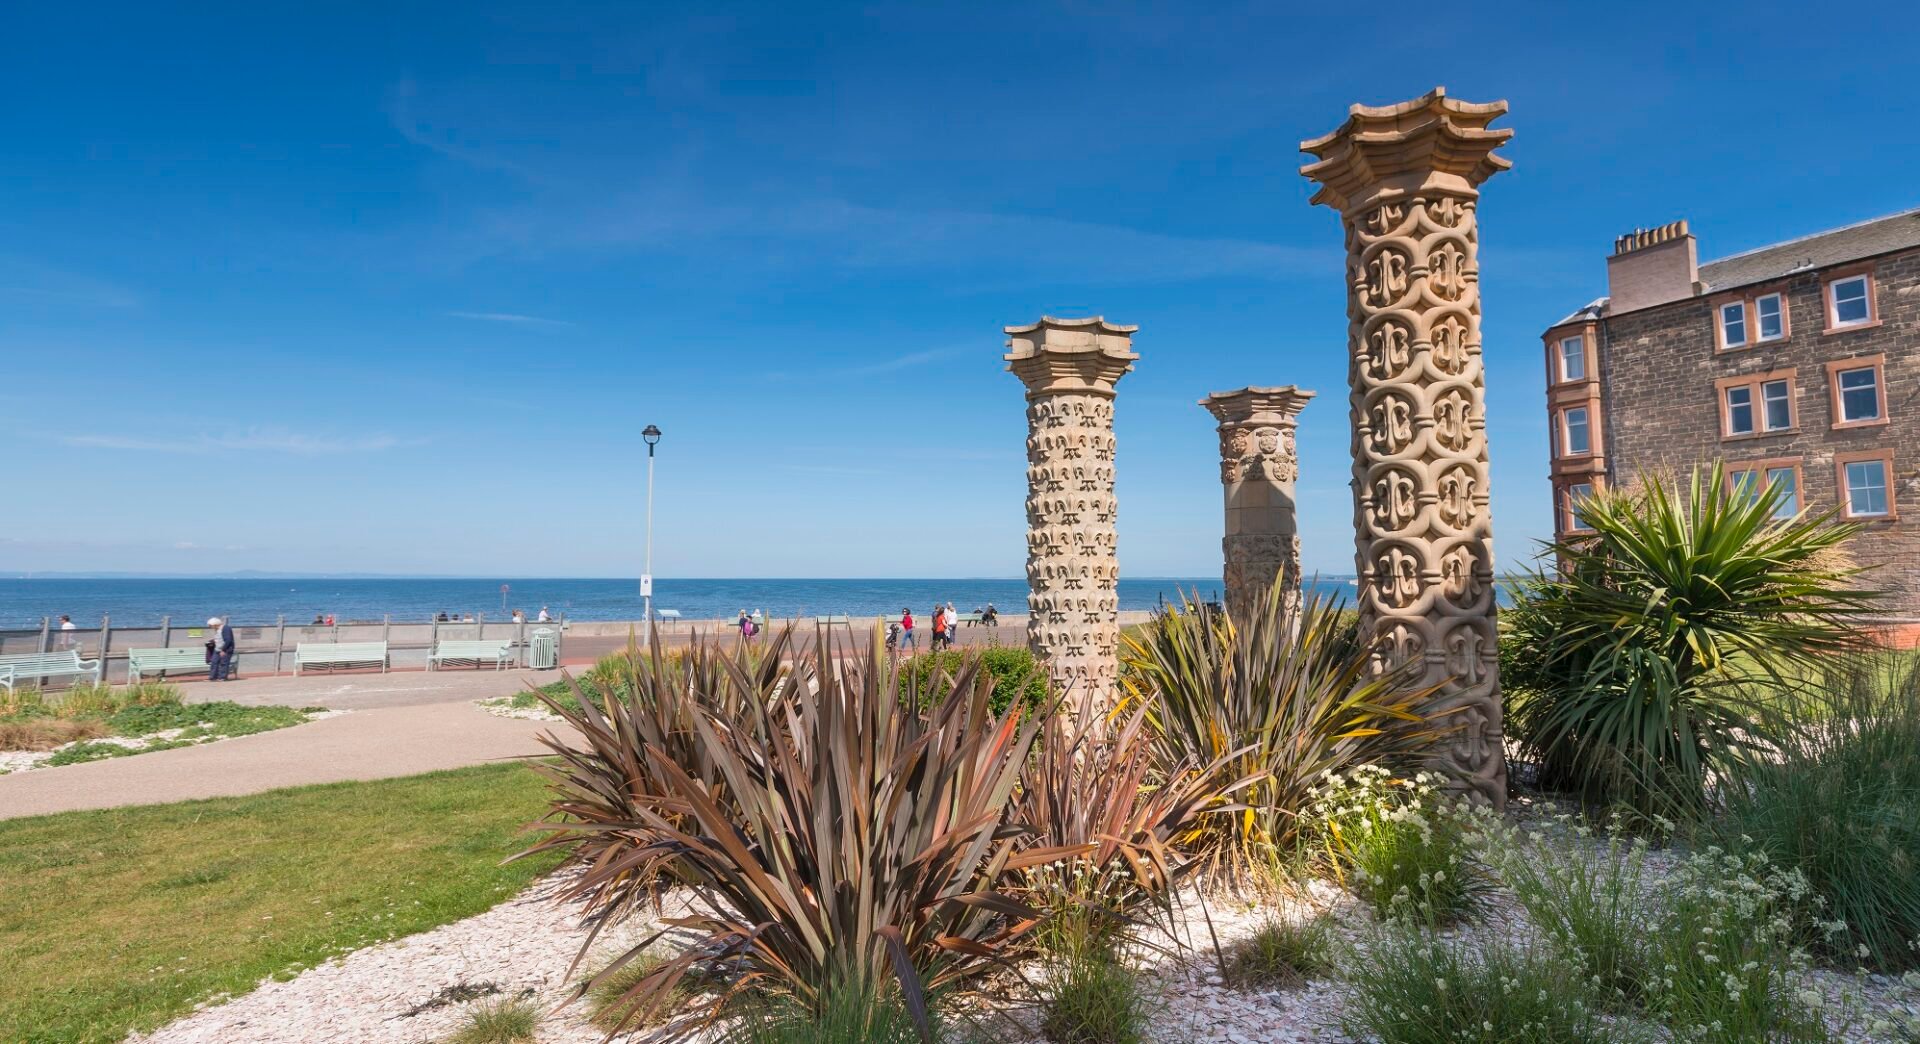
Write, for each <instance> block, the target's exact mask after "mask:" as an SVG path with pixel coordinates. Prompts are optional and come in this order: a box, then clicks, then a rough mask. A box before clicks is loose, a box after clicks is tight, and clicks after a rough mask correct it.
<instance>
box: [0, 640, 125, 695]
mask: <svg viewBox="0 0 1920 1044" xmlns="http://www.w3.org/2000/svg"><path fill="white" fill-rule="evenodd" d="M82 675H92V677H93V682H94V684H95V685H98V684H100V661H99V660H83V659H81V658H80V650H78V649H65V650H62V651H60V652H47V653H25V654H23V655H20V656H0V685H4V686H6V687H7V691H8V692H12V691H13V687H14V685H15V684H16V683H17V682H19V681H20V679H22V678H78V677H81V676H82Z"/></svg>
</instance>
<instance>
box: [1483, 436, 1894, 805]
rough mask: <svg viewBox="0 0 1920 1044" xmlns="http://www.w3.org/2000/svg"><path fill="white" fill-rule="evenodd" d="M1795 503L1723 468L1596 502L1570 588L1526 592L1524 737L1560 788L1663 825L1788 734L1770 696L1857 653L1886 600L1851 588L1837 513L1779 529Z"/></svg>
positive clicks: (1520, 676)
mask: <svg viewBox="0 0 1920 1044" xmlns="http://www.w3.org/2000/svg"><path fill="white" fill-rule="evenodd" d="M1783 496H1784V494H1783V491H1781V490H1780V489H1778V488H1768V489H1766V490H1762V491H1753V490H1751V489H1746V488H1743V489H1739V490H1736V489H1734V488H1732V487H1731V485H1730V484H1729V483H1728V481H1727V478H1726V475H1725V472H1724V471H1723V469H1722V467H1721V466H1720V465H1719V464H1715V465H1714V466H1713V467H1711V468H1707V469H1697V470H1695V471H1694V472H1693V474H1692V475H1691V476H1690V478H1689V479H1688V481H1687V482H1686V484H1685V485H1684V486H1682V485H1679V484H1678V483H1675V482H1672V481H1671V480H1668V479H1663V478H1659V477H1655V478H1652V479H1649V480H1648V481H1647V482H1646V484H1645V485H1644V486H1641V487H1639V488H1634V489H1627V490H1620V491H1601V492H1599V493H1596V494H1595V495H1594V496H1592V497H1590V498H1588V499H1587V500H1584V501H1582V502H1581V506H1580V517H1581V520H1582V522H1583V524H1584V525H1585V526H1586V527H1587V528H1588V529H1590V530H1591V535H1581V536H1577V537H1573V538H1569V539H1566V540H1563V541H1561V542H1559V543H1555V544H1552V545H1550V547H1549V548H1548V551H1549V553H1550V554H1551V555H1552V557H1553V558H1555V559H1557V560H1558V562H1559V563H1560V569H1559V572H1558V574H1557V575H1555V576H1547V575H1545V574H1540V573H1536V574H1535V575H1534V576H1533V577H1531V578H1529V580H1528V581H1527V582H1526V583H1525V584H1524V585H1523V586H1522V587H1521V588H1520V590H1519V591H1518V592H1517V596H1518V597H1517V598H1516V603H1515V606H1514V608H1513V610H1511V612H1510V618H1509V624H1510V628H1511V630H1512V631H1513V634H1512V636H1511V639H1510V640H1512V641H1513V642H1514V643H1515V644H1514V648H1515V652H1514V653H1513V655H1512V656H1511V657H1510V658H1511V659H1513V660H1515V661H1516V669H1515V670H1514V671H1513V677H1512V678H1510V679H1509V684H1510V685H1511V686H1513V687H1514V688H1515V689H1517V690H1520V691H1518V692H1516V694H1515V695H1516V699H1515V703H1514V708H1513V715H1512V718H1513V721H1512V726H1511V728H1510V732H1511V734H1512V735H1513V736H1514V737H1515V738H1517V739H1518V740H1519V741H1520V742H1521V744H1522V746H1523V748H1524V749H1525V750H1526V751H1527V752H1528V754H1529V755H1530V756H1531V757H1533V758H1535V759H1537V760H1538V761H1539V762H1540V763H1541V765H1542V768H1543V770H1544V775H1545V779H1546V781H1547V782H1548V783H1549V784H1553V785H1562V786H1570V787H1573V788H1574V789H1578V790H1580V791H1582V792H1584V793H1585V794H1586V795H1587V796H1588V797H1590V798H1593V799H1596V800H1603V801H1615V802H1623V803H1626V804H1629V805H1632V806H1634V807H1637V808H1639V809H1641V810H1643V811H1651V812H1659V813H1663V814H1676V813H1685V812H1689V811H1692V810H1694V809H1697V808H1698V807H1700V806H1701V805H1702V804H1703V803H1704V802H1705V801H1706V799H1707V783H1708V781H1709V779H1710V777H1711V776H1712V775H1714V774H1715V773H1720V772H1725V771H1729V770H1732V769H1734V768H1735V767H1737V766H1738V765H1739V764H1741V763H1743V762H1744V761H1746V760H1747V759H1748V758H1750V757H1751V756H1752V754H1753V753H1755V752H1756V751H1760V750H1765V749H1768V748H1769V747H1771V746H1772V745H1773V744H1774V743H1776V742H1777V741H1778V739H1779V737H1780V736H1781V734H1782V730H1783V729H1784V728H1786V727H1787V726H1786V723H1785V722H1784V721H1783V720H1782V718H1781V716H1780V714H1779V713H1778V705H1777V701H1776V700H1774V699H1771V698H1770V697H1769V692H1770V691H1773V690H1777V689H1778V688H1780V687H1781V684H1782V681H1783V679H1784V678H1785V676H1786V675H1788V674H1789V673H1791V672H1793V671H1796V670H1800V669H1803V668H1806V667H1809V666H1811V665H1813V664H1814V663H1816V662H1817V661H1818V660H1820V659H1821V658H1822V657H1824V656H1827V655H1829V654H1833V653H1839V652H1845V651H1848V650H1852V649H1856V648H1858V647H1859V646H1860V645H1861V643H1862V638H1861V632H1860V630H1859V627H1858V624H1859V621H1860V619H1861V618H1862V617H1863V616H1865V615H1867V614H1870V613H1872V612H1873V611H1875V609H1876V608H1877V607H1878V603H1877V597H1878V596H1877V594H1876V593H1875V592H1873V591H1869V590H1866V589H1863V588H1859V587H1856V586H1854V585H1855V583H1856V581H1857V579H1858V576H1859V570H1858V569H1855V568H1853V567H1852V566H1850V565H1848V564H1847V563H1846V560H1845V558H1844V555H1843V554H1842V552H1841V548H1842V545H1844V544H1845V543H1846V542H1847V540H1849V539H1850V538H1851V537H1853V536H1854V535H1855V534H1857V533H1859V532H1860V531H1861V529H1862V528H1863V527H1862V526H1861V525H1859V524H1857V523H1844V522H1836V521H1834V518H1833V512H1831V511H1829V512H1824V513H1820V514H1808V513H1805V512H1802V513H1799V514H1796V515H1793V516H1791V517H1786V518H1781V517H1777V516H1778V515H1779V514H1780V511H1781V508H1782V506H1783Z"/></svg>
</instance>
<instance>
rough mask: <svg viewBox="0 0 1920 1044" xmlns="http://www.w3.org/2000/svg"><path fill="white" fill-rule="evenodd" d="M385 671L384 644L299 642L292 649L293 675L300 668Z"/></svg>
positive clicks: (385, 652) (385, 653) (385, 654)
mask: <svg viewBox="0 0 1920 1044" xmlns="http://www.w3.org/2000/svg"><path fill="white" fill-rule="evenodd" d="M375 664H378V665H379V667H380V671H381V673H382V674H384V673H386V670H387V643H386V642H301V643H299V644H298V645H295V646H294V647H293V673H294V674H299V673H300V669H301V668H302V667H325V668H327V669H328V670H332V669H333V668H335V667H371V666H374V665H375Z"/></svg>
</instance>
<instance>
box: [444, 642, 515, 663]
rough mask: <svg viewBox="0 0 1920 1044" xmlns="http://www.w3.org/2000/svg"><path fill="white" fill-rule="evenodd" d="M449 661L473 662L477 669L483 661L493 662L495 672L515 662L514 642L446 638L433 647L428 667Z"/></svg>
mask: <svg viewBox="0 0 1920 1044" xmlns="http://www.w3.org/2000/svg"><path fill="white" fill-rule="evenodd" d="M447 660H472V661H473V665H474V666H475V667H478V666H480V661H481V660H492V661H493V666H494V669H495V670H500V669H502V668H504V667H506V666H507V664H509V663H512V662H513V640H512V639H509V638H488V639H484V640H480V639H471V638H445V639H442V640H440V641H438V642H436V643H434V646H433V652H432V654H431V655H429V656H428V657H427V666H428V667H434V666H435V665H437V664H439V663H442V662H444V661H447Z"/></svg>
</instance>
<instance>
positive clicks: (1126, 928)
mask: <svg viewBox="0 0 1920 1044" xmlns="http://www.w3.org/2000/svg"><path fill="white" fill-rule="evenodd" d="M1068 706H1071V707H1072V713H1066V710H1067V707H1068ZM1048 709H1049V710H1051V711H1052V713H1049V714H1047V715H1046V716H1045V728H1044V731H1043V732H1042V733H1041V736H1040V742H1039V744H1038V745H1037V746H1036V747H1035V749H1034V752H1033V755H1032V756H1031V757H1029V758H1028V759H1027V764H1026V768H1025V770H1024V771H1023V772H1022V774H1021V778H1020V787H1019V790H1018V791H1017V793H1016V795H1015V797H1014V807H1013V821H1014V822H1015V823H1017V824H1018V825H1019V826H1021V827H1022V828H1024V829H1025V830H1027V831H1028V832H1029V833H1028V837H1027V839H1026V841H1025V842H1024V844H1026V845H1029V846H1035V847H1041V848H1052V849H1054V850H1056V851H1062V852H1073V853H1075V854H1076V855H1075V858H1073V859H1071V860H1067V861H1063V862H1058V863H1050V864H1046V865H1043V866H1038V867H1035V868H1032V869H1029V870H1026V871H1023V872H1021V873H1017V874H1014V875H1011V877H1010V878H1009V881H1008V883H1007V888H1008V890H1009V891H1010V892H1012V893H1013V894H1015V895H1016V896H1018V897H1020V898H1021V899H1022V901H1024V902H1026V903H1027V904H1028V905H1030V906H1032V907H1034V908H1036V909H1045V910H1047V911H1048V912H1049V914H1050V915H1051V917H1050V921H1049V925H1048V930H1049V932H1050V933H1051V935H1052V936H1053V940H1052V941H1053V944H1054V946H1055V947H1056V948H1063V947H1064V948H1068V949H1072V948H1076V947H1082V946H1087V945H1092V946H1095V947H1100V948H1111V947H1112V946H1116V945H1118V943H1119V942H1120V940H1121V939H1122V938H1123V937H1126V936H1128V935H1131V934H1134V932H1133V929H1135V928H1139V927H1144V926H1146V925H1148V924H1152V926H1153V927H1155V928H1156V929H1157V930H1158V931H1157V934H1159V935H1162V936H1164V937H1166V938H1169V939H1172V938H1174V931H1173V924H1172V921H1173V892H1174V888H1175V886H1176V885H1177V884H1178V883H1179V882H1180V880H1181V879H1182V878H1184V877H1185V876H1186V875H1187V873H1188V872H1189V871H1191V870H1192V869H1193V868H1194V867H1195V866H1196V865H1197V864H1196V863H1195V862H1194V861H1193V860H1192V859H1191V858H1189V856H1188V855H1187V854H1186V853H1184V852H1182V851H1181V850H1180V849H1179V848H1178V847H1176V846H1175V844H1174V838H1175V836H1177V835H1178V834H1180V833H1182V832H1183V831H1185V830H1186V829H1187V828H1188V827H1190V826H1191V825H1192V823H1193V822H1194V820H1195V819H1196V818H1197V817H1198V816H1199V815H1200V813H1201V811H1202V810H1204V809H1206V808H1209V807H1211V806H1214V805H1217V804H1219V803H1220V802H1221V801H1222V800H1223V799H1224V798H1226V797H1227V795H1228V794H1230V793H1231V792H1232V791H1233V790H1234V789H1235V788H1236V786H1244V785H1246V783H1247V782H1248V781H1245V780H1241V781H1237V782H1236V783H1228V784H1224V785H1223V784H1222V783H1221V782H1220V779H1221V777H1223V776H1224V775H1225V766H1224V765H1222V764H1217V763H1216V764H1207V765H1196V764H1193V763H1191V762H1186V763H1180V764H1175V765H1172V766H1168V767H1165V768H1162V767H1160V766H1159V765H1158V759H1157V757H1156V752H1155V750H1154V742H1153V735H1152V732H1151V730H1150V728H1149V726H1148V719H1147V712H1148V710H1149V708H1148V706H1147V705H1146V704H1144V703H1140V704H1138V705H1136V706H1134V707H1132V708H1111V709H1109V708H1106V707H1103V706H1101V704H1100V702H1099V701H1098V700H1097V699H1096V698H1095V696H1094V694H1092V693H1083V694H1081V695H1080V697H1079V698H1078V700H1077V701H1075V702H1074V703H1072V704H1068V705H1065V706H1062V705H1059V704H1056V705H1055V706H1053V707H1051V708H1048ZM1149 919H1150V920H1149ZM1135 937H1136V938H1138V937H1137V935H1136V936H1135ZM1141 941H1143V942H1147V943H1148V944H1149V945H1152V944H1153V942H1152V940H1150V939H1146V940H1141Z"/></svg>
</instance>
